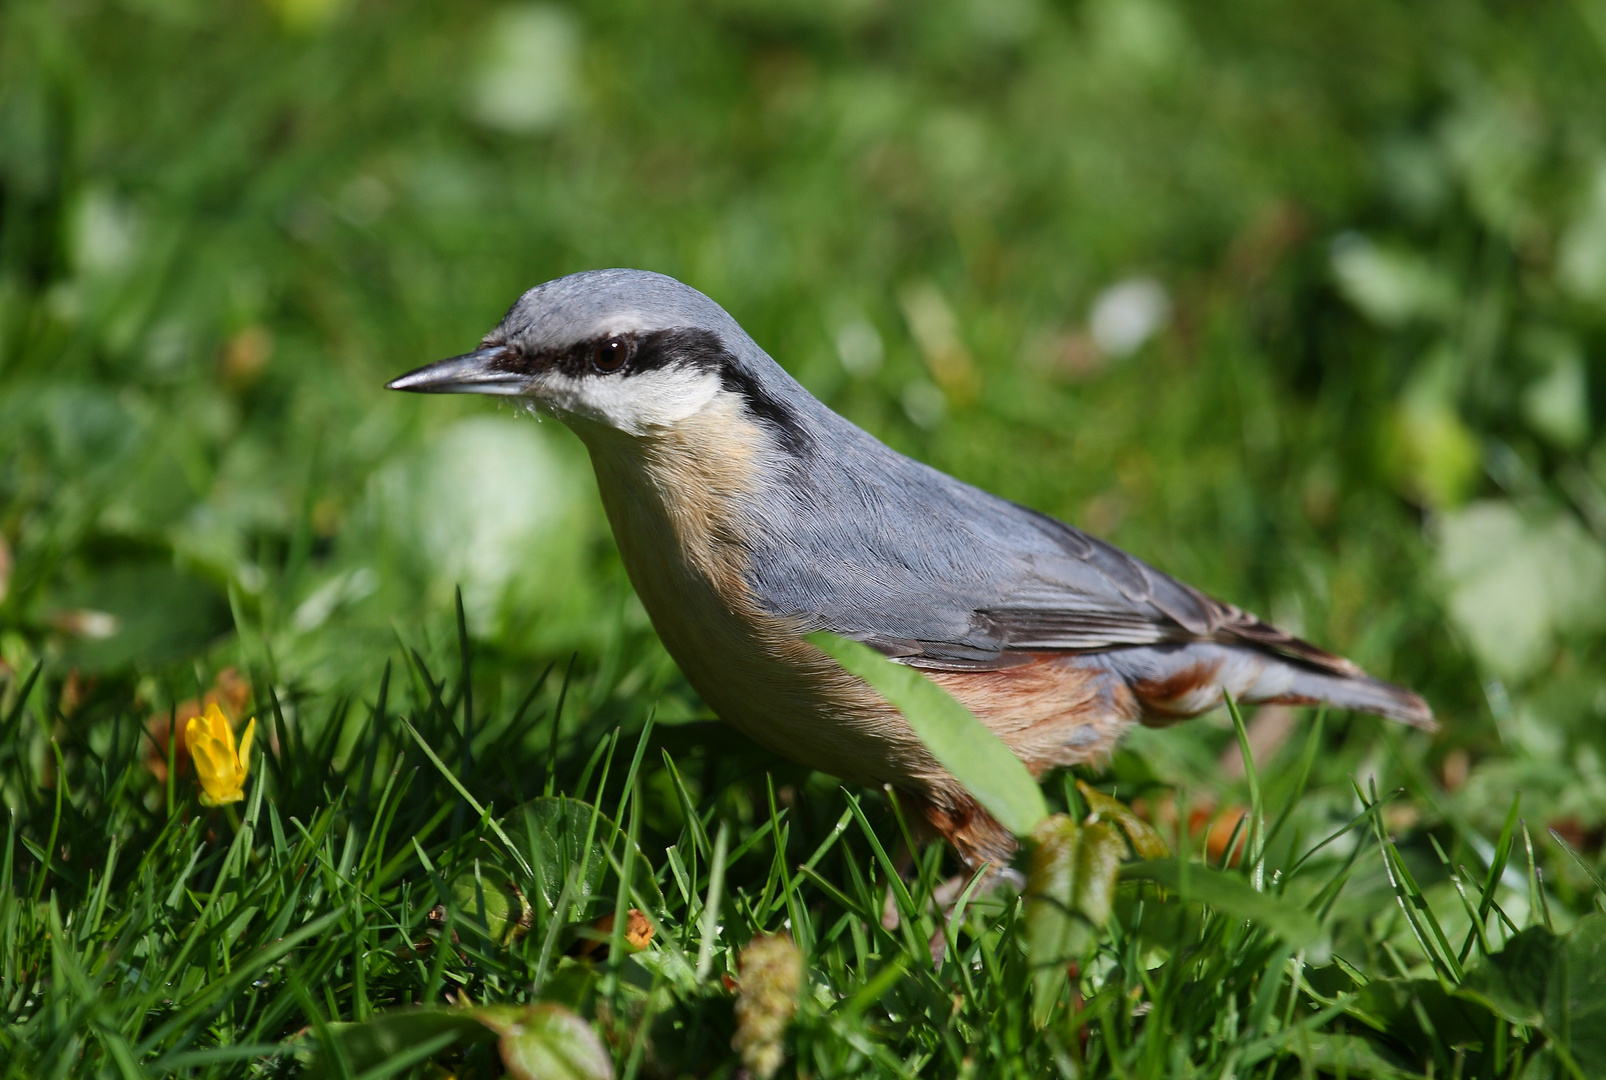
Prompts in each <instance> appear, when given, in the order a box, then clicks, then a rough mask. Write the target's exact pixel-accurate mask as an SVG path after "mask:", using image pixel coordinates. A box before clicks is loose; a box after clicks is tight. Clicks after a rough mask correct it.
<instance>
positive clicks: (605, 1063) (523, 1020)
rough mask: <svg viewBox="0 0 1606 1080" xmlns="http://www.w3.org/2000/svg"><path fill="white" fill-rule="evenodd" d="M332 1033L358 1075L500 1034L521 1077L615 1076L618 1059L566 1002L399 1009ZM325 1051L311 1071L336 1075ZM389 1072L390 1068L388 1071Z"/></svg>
mask: <svg viewBox="0 0 1606 1080" xmlns="http://www.w3.org/2000/svg"><path fill="white" fill-rule="evenodd" d="M330 1034H331V1035H332V1036H333V1038H334V1040H335V1042H336V1043H337V1044H338V1045H339V1047H340V1053H341V1056H342V1057H343V1058H344V1059H345V1062H346V1067H347V1068H348V1069H349V1070H350V1072H351V1074H352V1075H354V1076H357V1075H361V1074H363V1073H368V1072H370V1070H380V1071H381V1072H383V1071H384V1070H383V1069H382V1066H385V1065H395V1066H397V1068H398V1071H404V1070H405V1068H407V1067H410V1063H411V1064H416V1063H417V1062H418V1061H421V1060H424V1059H426V1058H432V1057H434V1056H436V1055H438V1054H443V1053H446V1052H448V1051H452V1050H454V1049H456V1048H460V1047H463V1046H467V1045H470V1044H472V1043H477V1042H488V1041H490V1040H491V1039H496V1040H497V1051H498V1053H499V1054H500V1055H501V1058H502V1064H503V1065H504V1066H505V1067H506V1068H507V1071H508V1075H509V1076H512V1077H514V1078H515V1080H612V1077H613V1065H612V1063H611V1062H610V1060H609V1058H608V1055H607V1052H606V1051H605V1050H604V1049H603V1046H602V1043H601V1041H600V1040H599V1039H598V1038H597V1036H596V1033H595V1032H594V1031H592V1029H591V1025H590V1024H588V1023H586V1022H585V1021H584V1020H583V1019H581V1018H580V1017H579V1016H576V1015H575V1014H574V1013H572V1012H570V1011H569V1010H568V1009H565V1008H564V1007H563V1006H561V1005H554V1004H552V1003H550V1002H542V1003H540V1004H536V1005H486V1006H482V1007H479V1008H472V1009H398V1010H396V1011H394V1012H387V1013H383V1014H381V1015H380V1016H376V1017H374V1018H373V1019H372V1020H368V1021H364V1022H363V1023H360V1024H332V1025H330ZM330 1064H331V1063H330V1059H329V1058H328V1057H327V1056H325V1055H323V1054H319V1055H318V1057H317V1059H316V1060H315V1061H314V1062H313V1063H312V1066H311V1067H310V1069H309V1070H308V1074H309V1075H310V1076H312V1077H314V1078H318V1080H326V1078H328V1077H331V1076H334V1075H336V1073H335V1072H334V1071H333V1070H332V1069H331V1068H330ZM387 1075H388V1074H387Z"/></svg>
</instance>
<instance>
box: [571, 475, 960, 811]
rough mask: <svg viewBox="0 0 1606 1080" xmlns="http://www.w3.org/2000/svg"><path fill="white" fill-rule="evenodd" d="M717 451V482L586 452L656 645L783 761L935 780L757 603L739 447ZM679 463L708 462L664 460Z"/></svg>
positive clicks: (911, 750)
mask: <svg viewBox="0 0 1606 1080" xmlns="http://www.w3.org/2000/svg"><path fill="white" fill-rule="evenodd" d="M721 452H722V454H723V456H724V459H725V462H724V463H725V467H724V468H723V469H722V471H721V472H720V474H719V475H718V476H710V475H706V474H705V475H690V476H688V475H655V474H654V472H653V471H652V468H653V461H652V458H651V457H647V456H646V455H642V454H640V453H636V454H633V455H631V456H630V457H629V458H625V457H624V456H623V455H619V456H615V455H611V454H606V453H598V452H597V451H596V450H594V451H593V461H594V463H595V464H596V466H597V479H598V482H599V486H600V489H601V492H602V499H603V505H604V507H605V508H606V510H607V512H608V519H609V523H610V524H611V525H612V526H613V533H614V539H615V540H616V541H617V543H618V545H619V552H620V554H621V556H623V559H624V563H625V569H626V570H627V572H628V573H629V574H630V580H631V584H633V585H634V586H635V589H636V593H637V595H638V596H639V597H640V598H641V602H642V605H643V606H644V607H645V608H646V609H647V614H648V616H649V617H650V618H651V619H652V623H653V627H654V629H656V630H657V631H658V636H659V638H660V639H661V640H662V641H663V643H664V647H665V648H667V649H668V650H669V654H670V655H671V656H673V657H674V659H675V662H676V663H677V664H679V665H680V669H681V671H682V672H683V673H684V674H685V676H686V678H687V680H688V681H689V682H690V683H691V684H692V686H693V687H694V688H695V689H696V690H697V692H698V693H699V694H700V695H702V698H703V700H704V701H705V702H707V703H708V705H709V706H710V707H711V708H712V709H713V710H714V712H715V713H717V714H718V715H719V717H720V718H721V719H723V720H725V721H726V722H728V723H730V724H732V725H733V726H735V727H736V728H738V729H740V730H741V731H742V732H743V733H744V734H746V735H748V736H749V737H750V738H752V739H753V740H754V741H756V742H758V743H759V744H760V745H763V746H765V747H767V748H768V749H770V750H773V751H774V752H776V753H778V754H780V755H782V756H784V757H787V758H790V759H792V760H793V761H796V762H798V763H800V764H803V765H807V766H809V767H810V768H814V769H819V770H820V771H822V772H827V773H830V774H831V775H833V776H839V777H842V778H843V779H846V780H853V781H856V782H860V783H883V782H889V783H898V784H903V785H905V786H909V785H913V786H923V785H925V784H926V783H928V782H930V781H932V780H934V779H936V778H939V777H941V776H943V775H944V774H943V771H942V769H941V767H940V766H939V765H938V764H937V763H936V761H935V760H934V759H933V758H932V757H931V755H930V754H929V753H928V752H927V751H926V749H925V747H924V746H923V745H922V744H921V742H920V740H919V738H918V737H917V736H916V735H915V734H914V731H913V729H911V728H910V727H909V725H908V723H907V722H906V721H905V720H904V719H903V717H902V716H901V715H899V714H898V713H897V712H896V711H894V710H892V709H891V708H889V707H888V706H887V704H886V703H885V702H884V701H883V700H882V699H881V698H880V697H879V696H878V695H876V694H875V693H874V692H873V691H871V690H870V689H869V688H868V687H867V686H865V685H864V684H863V683H862V682H860V681H859V680H857V679H854V678H852V677H850V676H848V675H847V674H846V673H844V672H843V671H842V670H841V669H840V668H839V667H837V666H836V664H835V663H834V662H832V661H831V660H829V658H827V657H826V656H825V655H824V654H823V653H821V652H820V651H819V650H817V649H815V648H814V647H813V646H812V645H809V644H808V643H807V642H806V641H804V640H802V638H801V637H800V630H801V627H799V626H798V625H795V624H794V623H793V622H792V621H791V620H788V619H784V618H781V617H778V616H776V615H773V614H771V613H769V612H768V611H766V610H765V609H764V607H763V605H762V604H761V603H760V602H759V599H758V597H757V596H756V595H755V593H754V591H753V588H752V586H751V584H750V583H749V580H748V577H747V569H748V555H747V546H746V545H745V544H744V543H743V542H742V540H743V533H742V525H741V517H740V514H739V511H738V509H737V508H736V506H735V505H734V504H735V503H736V502H737V500H739V498H740V497H741V496H742V495H743V494H744V493H743V492H741V491H739V490H732V487H731V476H732V474H733V473H736V474H737V475H738V476H739V470H733V469H731V468H730V467H729V462H730V459H731V458H732V457H739V456H740V447H737V448H735V449H734V450H733V449H732V448H730V447H728V446H727V447H723V448H721ZM644 457H646V460H647V462H648V466H649V468H648V470H646V471H643V470H641V468H640V464H639V463H640V462H641V461H642V460H643V458H644ZM688 460H690V461H707V460H709V456H708V453H701V454H688V455H673V456H671V457H670V461H673V462H677V463H679V462H685V461H688ZM657 467H658V468H664V467H666V466H664V465H659V466H657Z"/></svg>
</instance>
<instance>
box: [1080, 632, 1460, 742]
mask: <svg viewBox="0 0 1606 1080" xmlns="http://www.w3.org/2000/svg"><path fill="white" fill-rule="evenodd" d="M1103 656H1104V658H1105V660H1106V662H1107V663H1108V664H1109V665H1110V666H1111V667H1112V668H1114V669H1115V670H1116V671H1117V672H1119V673H1120V674H1121V676H1122V677H1123V678H1125V680H1126V682H1127V685H1128V686H1129V687H1131V689H1132V692H1133V694H1134V695H1135V696H1136V697H1137V699H1138V702H1139V703H1140V704H1141V705H1142V707H1143V710H1144V713H1145V715H1146V716H1148V717H1150V718H1152V719H1158V720H1180V719H1182V718H1184V717H1188V716H1196V715H1198V714H1199V713H1202V712H1205V711H1207V710H1209V709H1213V708H1215V707H1216V706H1217V705H1219V704H1221V701H1222V694H1223V692H1226V693H1230V694H1232V696H1233V698H1234V699H1235V700H1237V701H1242V702H1244V703H1246V704H1256V705H1258V704H1282V705H1317V704H1327V705H1333V706H1336V707H1338V708H1341V709H1356V710H1358V711H1360V712H1369V713H1375V714H1377V715H1378V716H1386V717H1388V718H1389V719H1391V720H1398V721H1400V722H1401V723H1405V724H1410V725H1412V726H1413V727H1419V728H1423V729H1424V730H1427V731H1433V730H1436V729H1437V727H1438V724H1437V723H1436V722H1435V721H1434V719H1433V711H1432V710H1431V709H1429V708H1428V704H1427V702H1425V701H1423V700H1422V698H1421V697H1420V696H1419V695H1417V694H1414V693H1412V692H1411V691H1410V690H1406V689H1404V688H1403V687H1399V686H1395V685H1393V684H1392V683H1386V682H1383V681H1382V680H1381V679H1374V678H1373V677H1372V676H1370V675H1368V674H1366V673H1365V672H1364V671H1361V670H1360V669H1359V668H1354V670H1353V674H1350V673H1342V672H1338V671H1334V670H1332V668H1331V667H1325V668H1318V667H1315V666H1313V665H1310V664H1307V663H1303V662H1301V661H1300V660H1297V659H1294V658H1292V657H1288V656H1279V655H1275V654H1273V653H1270V652H1266V651H1263V650H1261V649H1257V648H1253V647H1246V646H1235V645H1224V644H1219V643H1217V642H1213V641H1193V642H1187V643H1181V644H1176V645H1147V646H1139V647H1136V648H1126V649H1116V650H1114V651H1112V652H1109V653H1105V654H1103Z"/></svg>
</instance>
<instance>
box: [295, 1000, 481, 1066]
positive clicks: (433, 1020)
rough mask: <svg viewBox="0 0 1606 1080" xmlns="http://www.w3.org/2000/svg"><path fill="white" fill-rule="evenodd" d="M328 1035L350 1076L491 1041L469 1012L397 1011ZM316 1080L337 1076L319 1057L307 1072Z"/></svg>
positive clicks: (333, 1028)
mask: <svg viewBox="0 0 1606 1080" xmlns="http://www.w3.org/2000/svg"><path fill="white" fill-rule="evenodd" d="M329 1034H330V1036H331V1037H332V1038H333V1039H334V1041H335V1043H336V1044H338V1046H339V1048H340V1055H341V1056H342V1057H343V1058H345V1060H346V1065H347V1067H348V1068H349V1069H350V1070H351V1074H352V1075H353V1076H360V1075H362V1074H363V1073H366V1072H368V1071H369V1070H370V1069H374V1068H377V1067H378V1066H380V1065H383V1064H385V1063H387V1062H394V1061H395V1060H396V1059H397V1058H399V1057H401V1056H403V1055H408V1054H411V1053H413V1052H416V1051H420V1050H424V1051H427V1053H426V1054H425V1056H433V1055H434V1054H437V1053H440V1052H442V1051H444V1050H447V1049H450V1048H451V1047H454V1046H462V1045H465V1044H468V1043H472V1042H476V1041H487V1040H489V1039H492V1038H494V1037H495V1035H494V1032H492V1031H491V1030H490V1029H489V1028H487V1027H486V1026H485V1025H484V1024H482V1023H481V1022H480V1021H479V1020H478V1019H477V1018H476V1017H475V1016H474V1015H473V1011H472V1010H466V1009H397V1010H395V1011H394V1012H387V1013H382V1014H381V1015H379V1016H376V1017H374V1018H373V1019H372V1020H366V1021H363V1022H362V1023H360V1024H330V1025H329ZM308 1075H309V1076H311V1077H313V1078H314V1080H317V1078H322V1077H328V1076H334V1075H338V1073H336V1072H335V1071H334V1070H331V1069H330V1061H329V1058H328V1057H327V1056H326V1055H324V1054H322V1053H320V1054H319V1055H318V1057H317V1060H316V1061H314V1062H313V1063H312V1065H311V1066H310V1067H309V1069H308Z"/></svg>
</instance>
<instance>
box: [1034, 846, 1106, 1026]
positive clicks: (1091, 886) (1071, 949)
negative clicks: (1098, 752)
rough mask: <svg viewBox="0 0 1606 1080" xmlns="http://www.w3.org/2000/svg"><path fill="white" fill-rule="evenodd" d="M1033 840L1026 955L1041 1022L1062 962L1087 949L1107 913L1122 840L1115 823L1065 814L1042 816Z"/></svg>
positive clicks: (1059, 982) (1055, 994)
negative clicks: (1093, 821) (1085, 822)
mask: <svg viewBox="0 0 1606 1080" xmlns="http://www.w3.org/2000/svg"><path fill="white" fill-rule="evenodd" d="M1031 841H1032V842H1031V868H1030V872H1029V875H1028V877H1027V879H1026V956H1027V960H1028V962H1029V963H1030V964H1031V967H1032V984H1033V991H1034V993H1033V1015H1034V1017H1035V1019H1036V1021H1037V1023H1038V1024H1039V1025H1041V1024H1043V1023H1045V1022H1046V1021H1047V1019H1048V1016H1049V1013H1050V1011H1051V1010H1052V1009H1053V1006H1054V1003H1055V1002H1056V1001H1057V1000H1058V999H1059V995H1060V991H1061V990H1062V989H1063V987H1064V986H1065V982H1066V979H1067V971H1066V966H1067V965H1068V964H1070V963H1071V962H1073V961H1079V960H1081V959H1082V958H1083V957H1084V956H1086V955H1087V953H1088V951H1089V950H1090V949H1091V948H1092V947H1093V944H1094V942H1095V940H1096V930H1097V928H1098V927H1101V926H1103V925H1104V923H1105V921H1106V920H1107V919H1109V917H1110V907H1111V904H1112V901H1113V900H1114V896H1115V882H1116V877H1117V875H1118V872H1119V870H1120V865H1121V859H1122V858H1123V857H1124V856H1125V854H1126V844H1125V842H1124V841H1123V840H1122V839H1121V834H1120V833H1118V832H1117V831H1116V830H1115V828H1114V827H1113V826H1111V825H1105V824H1100V823H1096V824H1092V825H1078V824H1077V823H1076V820H1075V819H1074V818H1072V817H1071V816H1070V815H1068V814H1054V815H1052V816H1051V817H1047V818H1045V819H1043V821H1042V822H1041V823H1040V824H1039V825H1038V826H1037V828H1036V829H1034V830H1032V836H1031Z"/></svg>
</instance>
